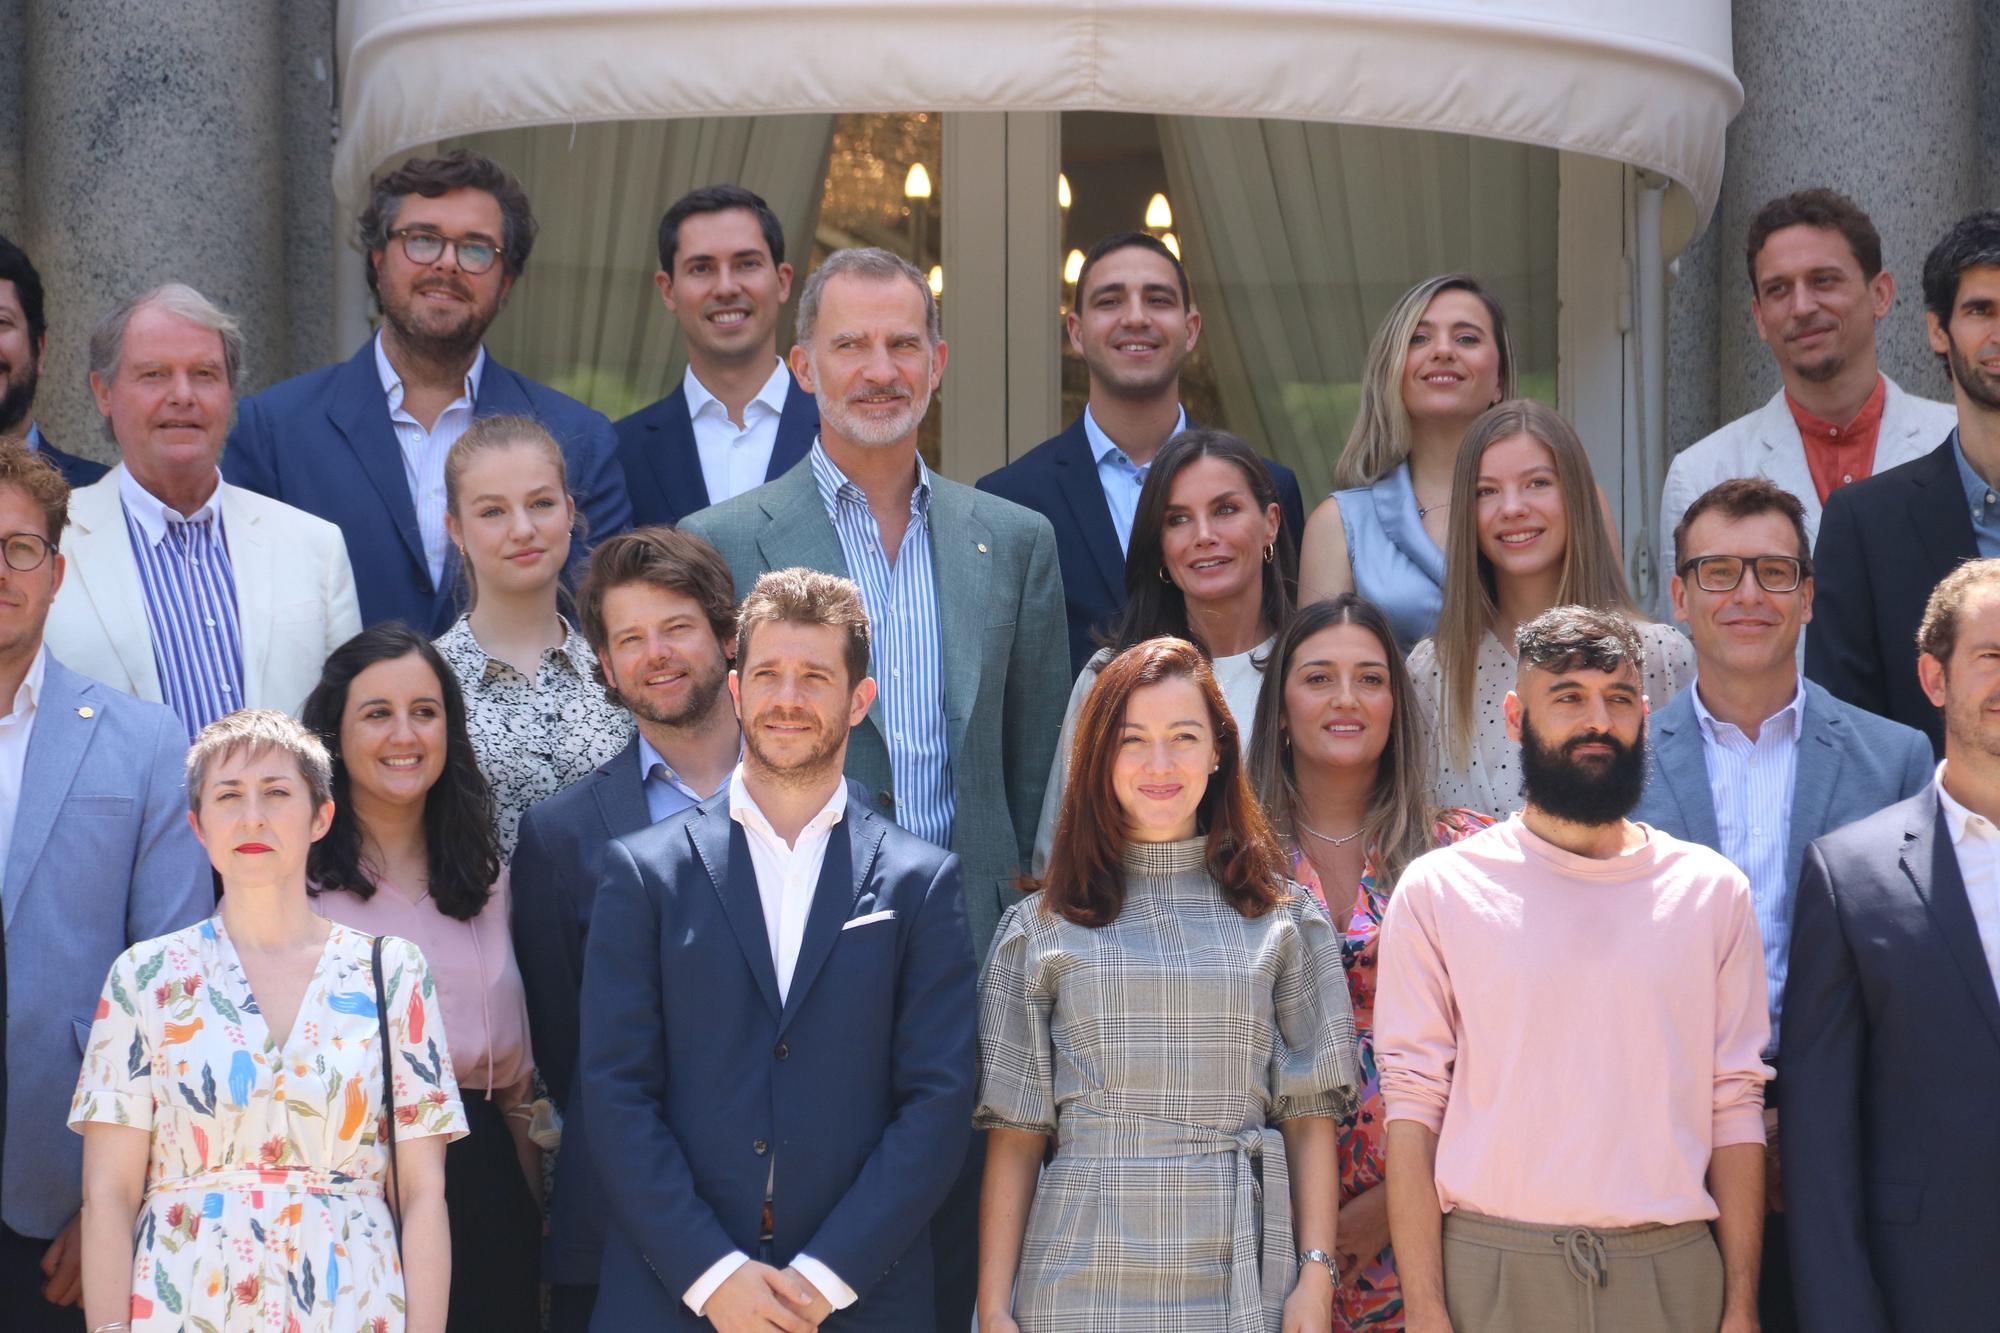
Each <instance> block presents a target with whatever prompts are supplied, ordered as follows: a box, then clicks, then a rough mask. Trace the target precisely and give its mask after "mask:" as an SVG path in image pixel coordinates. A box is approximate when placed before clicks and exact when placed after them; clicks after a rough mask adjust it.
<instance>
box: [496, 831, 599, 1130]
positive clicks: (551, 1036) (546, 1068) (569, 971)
mask: <svg viewBox="0 0 2000 1333" xmlns="http://www.w3.org/2000/svg"><path fill="white" fill-rule="evenodd" d="M537 814H538V811H537V810H530V811H528V813H527V814H526V815H524V816H522V819H521V838H520V841H519V843H517V844H516V846H515V848H514V863H513V869H512V872H511V873H512V877H513V896H514V921H513V932H514V957H515V959H516V961H517V962H519V964H520V966H521V984H522V988H523V989H524V990H525V991H526V992H527V999H528V1036H529V1039H530V1041H531V1042H532V1043H533V1045H534V1051H535V1064H536V1066H537V1067H538V1068H540V1070H541V1071H542V1081H543V1082H545V1083H546V1084H547V1085H548V1089H549V1095H550V1096H552V1097H553V1098H555V1102H556V1105H557V1106H559V1107H562V1108H564V1109H568V1107H569V1105H570V1097H571V1095H572V1085H573V1083H574V1080H575V1078H576V1061H577V1030H578V1025H579V1022H580V1020H579V1018H578V1012H577V1009H578V1003H579V1000H580V998H581V995H582V989H583V926H582V922H581V921H580V920H579V918H578V916H577V912H576V898H575V896H574V895H573V894H571V893H570V892H569V890H568V888H567V883H568V879H569V876H568V875H566V874H564V873H563V868H562V867H559V866H558V865H557V864H556V862H555V859H554V858H553V857H552V856H551V855H550V852H549V847H548V842H547V840H546V838H545V837H544V835H543V833H542V823H541V820H540V819H538V818H537V817H536V816H537ZM576 868H577V867H576V866H575V865H574V864H571V865H570V866H569V867H568V869H569V871H570V872H571V873H574V872H575V870H576Z"/></svg>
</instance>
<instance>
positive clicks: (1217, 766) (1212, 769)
mask: <svg viewBox="0 0 2000 1333" xmlns="http://www.w3.org/2000/svg"><path fill="white" fill-rule="evenodd" d="M1208 771H1209V772H1211V773H1220V772H1221V771H1222V765H1221V764H1220V763H1214V764H1210V765H1209V766H1208Z"/></svg>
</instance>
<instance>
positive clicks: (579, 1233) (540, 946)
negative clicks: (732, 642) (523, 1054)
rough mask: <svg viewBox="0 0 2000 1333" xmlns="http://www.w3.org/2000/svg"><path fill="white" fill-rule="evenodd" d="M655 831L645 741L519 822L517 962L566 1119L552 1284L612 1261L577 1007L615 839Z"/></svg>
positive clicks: (592, 1276)
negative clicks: (642, 768)
mask: <svg viewBox="0 0 2000 1333" xmlns="http://www.w3.org/2000/svg"><path fill="white" fill-rule="evenodd" d="M650 823H652V818H651V812H650V811H649V810H648V809H647V806H646V791H645V785H644V783H643V782H642V781H641V779H640V776H639V738H638V737H637V736H634V737H633V738H632V741H631V743H630V744H628V745H627V746H626V747H625V748H624V749H622V750H620V751H619V752H618V753H617V754H616V755H614V756H612V757H611V758H610V759H608V760H606V761H605V762H604V763H602V764H599V765H598V766H597V767H596V768H595V769H593V770H592V771H591V772H590V773H589V774H587V775H586V776H584V777H583V778H581V779H580V780H578V781H576V782H573V783H571V784H570V785H569V786H567V787H565V788H563V789H562V790H561V791H559V792H557V793H556V794H555V795H554V796H551V797H549V799H547V800H546V801H543V802H542V803H541V804H539V805H537V806H535V807H534V808H533V809H531V810H529V811H528V813H527V814H525V815H523V816H522V817H521V837H520V840H519V842H518V843H516V844H515V847H514V864H513V871H512V876H513V893H514V956H515V958H516V959H517V960H518V961H519V962H520V965H521V982H522V984H523V985H524V986H525V987H526V989H527V995H528V1032H529V1036H530V1037H531V1038H532V1039H533V1044H534V1050H535V1065H536V1067H537V1068H539V1069H540V1070H541V1073H542V1080H543V1081H544V1082H545V1083H547V1084H548V1086H549V1093H550V1095H551V1096H552V1097H553V1098H554V1099H555V1102H556V1105H557V1106H558V1107H560V1108H561V1110H562V1113H563V1148H562V1151H561V1152H560V1153H559V1154H557V1156H556V1166H555V1182H554V1184H555V1189H554V1195H553V1197H552V1199H551V1200H550V1205H549V1211H550V1217H549V1240H548V1247H547V1249H548V1257H547V1268H546V1270H545V1272H544V1276H545V1277H546V1278H547V1279H548V1280H549V1281H551V1282H562V1283H572V1284H578V1285H589V1284H591V1283H594V1282H596V1281H597V1270H598V1265H599V1263H600V1262H601V1261H602V1259H603V1256H604V1214H603V1209H602V1207H601V1205H600V1203H599V1199H600V1195H601V1187H600V1186H599V1185H598V1183H597V1173H596V1172H595V1171H594V1170H592V1168H591V1160H590V1152H589V1149H588V1147H587V1145H586V1137H587V1134H588V1131H587V1130H585V1128H584V1125H583V1113H582V1111H583V1108H582V1107H581V1106H580V1105H579V1104H578V1103H579V1096H578V1089H577V1087H576V1084H575V1077H576V1053H577V1041H578V1026H579V1025H578V1019H577V1008H578V1003H579V1001H580V999H581V996H582V991H583V950H584V943H585V941H586V940H587V939H588V937H589V934H590V914H591V907H592V904H593V902H594V900H595V899H596V896H597V884H598V881H599V880H600V879H602V878H603V876H604V857H605V852H606V850H607V849H608V848H609V847H610V846H611V840H612V839H613V838H621V837H623V836H625V835H626V834H627V833H636V832H638V831H639V830H640V829H642V828H645V827H646V826H647V825H648V824H650Z"/></svg>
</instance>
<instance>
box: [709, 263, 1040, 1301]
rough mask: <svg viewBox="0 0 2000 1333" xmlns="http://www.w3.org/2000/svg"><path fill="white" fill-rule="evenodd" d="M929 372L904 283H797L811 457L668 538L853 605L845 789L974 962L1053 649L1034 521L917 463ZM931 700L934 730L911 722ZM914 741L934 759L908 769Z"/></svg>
mask: <svg viewBox="0 0 2000 1333" xmlns="http://www.w3.org/2000/svg"><path fill="white" fill-rule="evenodd" d="M945 357H946V347H945V344H944V342H943V340H942V339H941V338H940V337H939V336H938V314H937V302H936V300H935V299H934V298H933V297H932V296H931V291H930V287H929V285H928V284H927V282H926V281H925V279H924V275H923V274H921V273H919V272H918V271H917V270H916V269H915V268H914V267H912V266H911V265H909V264H908V263H906V262H905V261H903V260H902V259H899V258H898V257H896V256H894V255H891V254H889V253H888V252H886V251H882V250H847V251H841V252H839V253H837V254H835V255H833V256H831V257H830V258H828V260H827V261H826V262H825V263H823V264H822V265H820V267H819V268H817V269H815V270H814V271H813V274H812V276H811V277H809V278H808V279H807V280H806V286H805V291H804V293H803V294H802V295H801V296H800V298H799V312H798V322H797V341H796V343H795V345H794V346H793V348H792V352H791V367H792V374H793V375H794V376H795V377H796V378H797V380H798V383H799V385H800V387H801V388H803V389H805V390H806V391H807V392H809V393H812V394H813V395H815V396H816V397H817V398H818V400H819V411H820V436H819V439H818V440H817V441H816V442H815V443H814V445H813V447H812V449H811V450H810V452H809V453H808V454H807V456H806V458H805V460H804V461H802V462H800V463H798V464H797V465H795V466H794V467H793V468H792V469H791V470H790V471H788V472H786V473H785V474H784V475H783V476H782V477H779V478H778V479H776V480H775V481H770V482H766V483H765V484H764V485H762V486H760V487H758V488H757V489H755V490H753V491H748V492H746V493H744V494H743V495H739V496H737V497H736V498H735V499H733V500H729V501H726V502H724V503H723V504H719V505H715V506H713V507H711V508H708V509H704V510H701V511H700V512H699V513H695V514H691V515H689V516H688V517H687V518H686V519H684V520H683V521H682V526H683V527H684V528H686V529H687V530H688V531H690V532H693V533H695V534H697V535H699V536H701V537H705V538H707V539H708V540H709V541H710V542H712V543H714V545H715V547H716V549H718V550H719V551H721V552H722V556H723V559H725V560H727V561H728V562H729V570H730V573H731V574H733V575H734V576H735V579H736V586H737V587H739V588H748V587H751V586H752V585H754V584H755V583H756V581H757V576H758V575H760V574H763V573H765V572H766V571H768V570H773V569H787V568H790V567H793V566H797V565H803V566H806V567H808V568H812V569H820V570H825V571H827V572H829V573H834V574H839V575H842V576H843V577H846V578H852V579H854V580H855V581H856V582H857V583H859V584H860V585H861V588H862V595H863V600H864V601H865V602H866V604H867V607H868V615H869V619H870V620H871V621H872V622H874V628H875V658H876V660H875V661H874V662H873V663H872V664H871V667H870V671H871V674H872V675H874V677H875V679H876V680H877V681H878V682H879V683H880V686H881V693H880V695H878V696H877V698H876V701H875V704H874V706H873V707H872V708H871V709H870V710H869V713H868V719H867V721H866V722H865V723H864V724H863V725H861V726H859V727H856V728H855V729H854V731H853V733H852V735H851V736H850V738H849V741H848V747H847V775H848V776H849V777H850V778H852V779H854V780H855V781H857V782H859V783H861V784H862V786H863V787H865V788H866V789H867V791H868V794H869V797H870V798H871V799H872V800H873V801H874V802H875V804H876V806H877V808H878V809H880V810H882V811H884V812H885V813H887V814H889V815H891V816H892V817H894V818H895V820H896V822H897V823H899V824H902V825H903V826H904V827H906V828H912V829H915V830H921V831H923V833H924V836H927V837H933V838H935V837H936V836H937V831H938V830H945V832H944V836H945V837H947V838H948V839H949V844H950V849H951V850H952V851H954V852H956V853H958V856H959V859H960V860H961V861H962V862H963V863H964V866H965V916H966V922H967V924H968V926H969V927H970V929H971V933H972V947H973V951H974V953H975V955H976V956H977V957H979V958H980V959H981V960H982V961H983V960H984V959H985V957H986V947H987V944H988V943H989V942H990V941H991V940H992V938H993V931H994V928H995V927H996V926H997V925H998V924H999V920H1000V912H1001V910H1002V908H1003V906H1005V905H1006V904H1009V903H1012V902H1013V901H1015V899H1016V898H1017V896H1018V894H1017V892H1016V890H1015V889H1014V877H1015V876H1016V875H1017V874H1018V873H1020V872H1021V870H1022V869H1023V868H1025V867H1026V866H1027V864H1028V854H1029V851H1030V849H1031V848H1032V847H1033V845H1034V837H1035V821H1036V818H1037V817H1038V815H1039V814H1040V811H1041V805H1042V793H1043V789H1044V788H1045V787H1046V785H1047V783H1048V775H1049V765H1050V761H1051V759H1052V758H1053V757H1054V754H1055V747H1056V733H1057V731H1058V730H1059V729H1060V727H1061V725H1062V710H1063V705H1064V702H1065V701H1066V699H1067V697H1068V693H1069V681H1070V673H1069V639H1068V628H1067V625H1066V623H1065V621H1064V613H1063V589H1062V574H1061V571H1060V569H1059V568H1058V566H1057V564H1056V541H1055V532H1054V530H1053V529H1051V528H1050V527H1049V521H1048V520H1047V519H1045V518H1043V517H1042V516H1041V515H1039V514H1036V513H1033V512H1031V511H1029V510H1027V509H1023V508H1021V507H1020V506H1019V505H1015V504H1012V503H1010V502H1008V501H1006V500H1001V499H999V498H997V497H995V496H991V495H986V494H984V493H982V492H980V491H976V490H974V489H973V488H972V487H970V486H964V485H960V484H959V483H957V482H954V481H947V480H945V479H944V478H942V477H938V476H934V475H932V474H931V472H930V471H929V469H927V468H925V467H924V466H923V462H922V460H921V459H920V458H919V457H918V456H917V427H918V425H919V424H920V423H921V422H922V421H923V418H924V413H925V412H926V411H927V410H928V408H929V406H930V399H931V394H932V392H933V391H934V390H935V389H936V388H937V386H938V382H939V380H940V378H941V377H942V376H943V374H944V365H945ZM891 551H894V552H896V553H897V556H896V558H895V559H894V560H893V561H890V560H885V559H884V556H885V554H886V553H888V552H891ZM926 558H927V560H928V563H929V564H930V566H931V572H932V575H933V578H932V579H931V580H929V581H928V586H926V582H927V581H925V580H923V579H921V578H920V577H919V576H920V575H921V573H922V566H921V565H917V564H910V565H907V566H905V565H904V562H906V561H918V560H924V559H926ZM857 565H859V566H860V568H856V566H857ZM899 566H901V567H902V568H901V570H900V573H901V577H898V573H899ZM892 621H893V622H896V623H895V624H894V625H893V626H892V624H891V622H892ZM898 635H900V638H898V637H897V636H898ZM899 691H902V692H904V693H903V694H902V697H901V701H900V702H902V703H903V704H904V705H906V706H904V707H899V697H898V692H899ZM938 698H941V699H942V701H943V719H942V723H943V725H942V727H938V726H937V725H936V723H937V722H938V719H937V718H936V716H935V715H934V713H931V712H927V711H926V710H925V708H924V707H923V706H922V704H923V700H925V699H938ZM912 703H914V704H917V705H919V707H918V708H916V709H914V710H913V709H912V708H911V707H909V706H907V705H909V704H912ZM926 731H928V732H930V733H933V734H934V735H938V736H941V737H942V742H943V745H942V753H935V752H933V751H932V750H926V748H925V745H924V739H923V737H922V736H921V735H920V734H919V733H922V732H926ZM898 773H900V774H901V775H902V778H903V781H902V783H900V784H899V783H898V781H897V775H898ZM983 1159H984V1154H983V1153H982V1152H981V1151H980V1150H979V1146H978V1145H976V1144H975V1147H974V1150H973V1151H972V1152H971V1153H970V1154H968V1157H967V1163H966V1168H965V1171H964V1172H963V1173H962V1174H961V1176H960V1180H959V1184H958V1185H957V1186H956V1187H955V1188H954V1190H953V1193H952V1196H951V1198H949V1199H947V1200H946V1202H945V1205H944V1207H943V1209H941V1210H940V1211H939V1213H938V1216H937V1220H936V1222H935V1223H934V1224H933V1227H932V1233H931V1244H932V1253H933V1255H934V1256H935V1258H936V1262H937V1281H936V1290H937V1301H938V1327H939V1328H941V1329H953V1330H957V1329H963V1328H966V1327H968V1326H969V1325H970V1323H971V1319H972V1300H973V1286H974V1279H975V1275H976V1266H975V1264H976V1257H977V1214H978V1207H977V1203H978V1172H979V1169H980V1163H981V1162H982V1161H983Z"/></svg>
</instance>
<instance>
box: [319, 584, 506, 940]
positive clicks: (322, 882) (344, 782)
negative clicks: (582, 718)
mask: <svg viewBox="0 0 2000 1333" xmlns="http://www.w3.org/2000/svg"><path fill="white" fill-rule="evenodd" d="M413 653H414V654H415V655H416V656H418V657H421V658H422V659H423V660H424V663H425V665H427V666H429V667H430V669H431V670H432V671H434V672H435V673H437V678H438V689H439V692H440V697H441V698H442V699H443V701H444V727H445V749H444V772H443V773H441V774H439V775H438V780H437V784H436V785H435V786H433V787H432V788H431V790H430V793H429V795H427V796H426V797H425V798H424V843H425V860H426V861H427V862H428V863H429V870H430V884H429V888H430V895H431V901H432V902H434V903H436V904H437V909H438V911H440V912H442V913H444V914H445V915H446V916H448V917H453V918H455V919H457V920H459V921H470V920H472V918H474V917H476V916H478V915H479V913H480V910H481V909H482V908H484V907H485V906H486V900H487V899H488V898H489V897H491V896H492V893H493V881H494V880H496V879H498V878H499V877H500V836H499V833H498V831H497V829H496V828H495V825H494V819H493V793H492V791H491V789H489V788H488V787H487V785H486V775H485V774H483V773H481V772H480V771H479V760H478V758H477V756H476V755H475V754H474V752H473V749H472V735H471V733H470V732H469V731H468V730H467V729H466V725H465V695H464V694H463V693H462V692H461V691H460V690H459V688H458V678H457V677H456V676H454V675H453V674H452V673H451V668H450V667H448V666H446V665H445V661H444V658H442V657H440V656H439V655H438V650H437V649H436V648H434V647H432V646H431V641H430V640H429V639H427V638H425V637H424V636H423V635H421V634H419V633H417V631H415V630H413V629H411V628H410V627H409V626H408V625H406V624H404V623H403V622H402V621H400V620H390V621H385V622H383V623H382V624H380V625H373V626H370V627H369V628H368V629H365V630H362V631H361V632H360V633H359V634H357V635H355V636H354V637H353V638H351V639H349V640H348V641H347V642H346V643H343V644H341V645H340V647H338V648H336V649H334V650H333V655H332V656H330V657H328V658H327V659H326V665H325V666H324V667H322V668H321V669H320V677H319V684H318V685H315V686H314V687H313V692H312V693H311V694H309V695H307V696H306V703H305V707H304V708H303V709H301V710H300V715H299V716H300V721H302V722H304V723H305V724H306V726H307V727H308V728H310V729H311V730H312V731H313V732H314V733H316V734H317V735H318V736H319V738H320V741H321V743H323V744H324V745H325V746H326V751H327V754H328V755H330V756H331V757H332V759H333V827H332V828H330V829H328V830H327V832H326V836H325V837H324V838H321V839H320V840H319V841H318V842H316V843H314V844H313V848H312V852H311V854H310V855H309V856H308V857H307V859H306V879H307V882H308V889H309V891H310V892H311V893H314V894H321V893H330V892H336V891H338V892H341V893H351V894H353V895H354V896H355V897H357V898H361V899H364V900H365V899H368V898H372V897H374V896H375V881H374V879H372V878H371V877H370V875H369V873H368V869H367V867H366V865H365V864H364V858H363V856H362V852H361V844H362V837H361V834H362V829H361V824H360V821H359V820H357V819H356V818H355V815H354V805H353V801H352V799H351V797H350V790H351V789H350V786H349V779H348V775H347V760H346V757H345V756H344V755H342V754H341V752H340V719H341V717H342V716H343V715H344V714H345V713H346V712H347V691H348V688H349V687H350V686H351V685H353V684H354V678H355V677H356V676H358V675H360V674H361V673H362V672H363V671H366V670H367V669H368V668H369V667H371V666H374V665H375V664H376V663H377V662H391V661H394V660H395V659H397V658H399V657H408V656H410V655H411V654H413Z"/></svg>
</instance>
